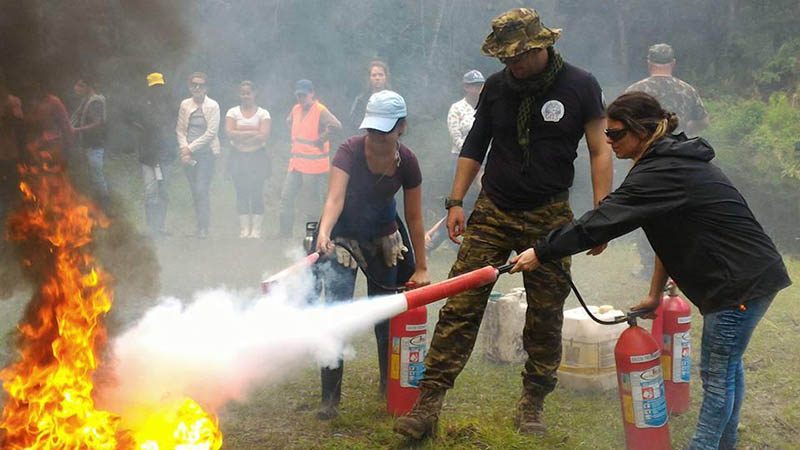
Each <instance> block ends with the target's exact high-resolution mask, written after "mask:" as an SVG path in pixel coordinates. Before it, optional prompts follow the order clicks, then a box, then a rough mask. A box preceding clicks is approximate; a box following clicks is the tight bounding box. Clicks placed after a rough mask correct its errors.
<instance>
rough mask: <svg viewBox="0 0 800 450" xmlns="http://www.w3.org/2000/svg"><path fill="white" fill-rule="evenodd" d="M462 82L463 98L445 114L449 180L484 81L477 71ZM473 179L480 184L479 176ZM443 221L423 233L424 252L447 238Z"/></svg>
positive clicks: (469, 74) (473, 195) (471, 192)
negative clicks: (448, 141)
mask: <svg viewBox="0 0 800 450" xmlns="http://www.w3.org/2000/svg"><path fill="white" fill-rule="evenodd" d="M462 81H463V82H464V98H462V99H461V100H459V101H457V102H455V103H453V104H452V105H451V106H450V111H449V112H448V113H447V130H448V131H449V132H450V157H451V160H452V163H451V165H450V167H451V170H452V172H451V176H450V179H452V178H453V176H455V170H456V162H457V161H458V155H459V153H461V146H463V145H464V140H466V139H467V135H468V134H469V130H471V129H472V122H474V121H475V107H476V106H477V105H478V97H480V95H481V90H482V89H483V83H484V82H485V81H486V79H485V78H484V77H483V74H482V73H480V72H479V71H477V70H470V71H469V72H467V73H465V74H464V76H463V77H462ZM475 179H476V180H478V183H480V174H479V175H478V176H477V177H475ZM474 191H475V189H470V191H469V193H468V194H467V195H468V197H469V199H471V200H467V202H468V203H470V204H471V203H474V202H475V196H476V194H475V192H474ZM467 202H465V204H466V203H467ZM445 219H446V217H443V218H442V219H441V220H439V221H438V222H436V225H434V226H433V227H431V229H430V230H428V232H426V233H425V250H426V251H428V252H431V251H433V250H435V249H436V248H437V247H439V245H440V244H441V243H442V242H444V240H445V238H447V227H445V226H444V221H445Z"/></svg>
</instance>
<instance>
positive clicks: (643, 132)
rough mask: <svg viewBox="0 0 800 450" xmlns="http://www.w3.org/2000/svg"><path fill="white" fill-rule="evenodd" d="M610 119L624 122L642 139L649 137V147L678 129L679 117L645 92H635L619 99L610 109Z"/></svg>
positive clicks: (608, 111) (607, 109) (608, 112)
mask: <svg viewBox="0 0 800 450" xmlns="http://www.w3.org/2000/svg"><path fill="white" fill-rule="evenodd" d="M606 115H607V116H608V118H609V119H614V120H617V121H619V122H622V124H623V125H625V128H627V129H629V130H630V131H632V132H633V133H635V134H637V135H638V136H639V137H640V138H645V137H649V139H648V142H647V145H650V144H651V143H653V142H654V141H655V140H656V139H659V138H661V137H662V136H664V135H665V134H667V133H672V132H673V131H675V129H676V128H678V116H676V115H675V113H672V112H669V111H666V110H664V109H663V108H662V107H661V104H660V103H658V100H656V99H655V98H653V96H652V95H650V94H647V93H645V92H640V91H634V92H628V93H626V94H622V95H620V96H619V97H617V99H616V100H614V101H613V102H612V103H611V104H610V105H608V108H606Z"/></svg>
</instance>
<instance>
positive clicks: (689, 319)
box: [678, 316, 692, 323]
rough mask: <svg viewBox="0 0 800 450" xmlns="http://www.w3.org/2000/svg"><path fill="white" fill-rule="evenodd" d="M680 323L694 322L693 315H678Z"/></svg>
mask: <svg viewBox="0 0 800 450" xmlns="http://www.w3.org/2000/svg"><path fill="white" fill-rule="evenodd" d="M678 323H692V316H681V317H678Z"/></svg>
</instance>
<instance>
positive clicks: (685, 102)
mask: <svg viewBox="0 0 800 450" xmlns="http://www.w3.org/2000/svg"><path fill="white" fill-rule="evenodd" d="M647 70H648V71H649V72H650V76H649V77H647V78H645V79H643V80H640V81H637V82H636V83H633V84H632V85H630V86H628V87H627V88H626V89H625V92H626V93H627V92H636V91H641V92H645V93H647V94H650V95H652V96H653V97H655V99H656V100H658V103H660V104H661V105H662V106H663V107H664V109H666V110H667V111H672V112H674V113H675V114H676V115H677V116H678V119H679V120H680V125H679V126H678V129H677V130H676V131H675V132H676V133H680V132H681V131H683V132H685V133H686V135H687V136H694V135H696V134H697V133H699V132H700V131H702V130H703V129H704V128H705V127H707V126H708V123H709V117H708V111H707V110H706V107H705V105H703V100H702V99H701V98H700V95H699V94H698V93H697V90H696V89H695V88H694V87H692V85H691V84H689V83H687V82H685V81H683V80H681V79H679V78H677V77H674V76H672V72H673V71H674V70H675V52H674V51H673V50H672V47H671V46H670V45H669V44H655V45H653V46H651V47H650V49H649V50H648V51H647ZM684 124H685V125H684ZM635 236H636V249H637V251H638V252H639V259H640V260H641V263H642V270H640V271H639V272H633V275H634V276H636V277H638V278H641V279H643V280H649V279H650V274H652V273H653V268H654V264H655V262H654V261H655V253H653V248H652V247H651V246H650V243H649V242H647V238H646V237H645V235H644V233H643V232H642V231H641V230H639V231H636V232H635Z"/></svg>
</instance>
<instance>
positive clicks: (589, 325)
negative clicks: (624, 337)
mask: <svg viewBox="0 0 800 450" xmlns="http://www.w3.org/2000/svg"><path fill="white" fill-rule="evenodd" d="M589 309H590V310H591V311H592V314H594V315H595V316H596V317H597V318H598V319H601V320H613V319H615V318H617V317H619V316H622V315H623V313H622V311H619V310H616V309H613V307H612V306H610V305H604V306H600V307H597V306H589ZM626 327H627V325H626V324H625V323H620V324H616V325H601V324H599V323H597V322H595V321H593V320H592V319H591V318H590V317H589V315H588V314H586V311H585V310H584V309H583V308H582V307H578V308H573V309H569V310H566V311H564V326H563V328H562V330H561V348H562V351H563V353H562V355H561V366H560V367H559V368H558V383H559V384H560V385H561V386H563V387H566V388H571V389H576V390H608V389H613V388H614V387H616V386H617V374H616V366H615V364H614V346H615V345H616V343H617V339H619V335H620V334H621V333H622V332H623V331H625V328H626Z"/></svg>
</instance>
